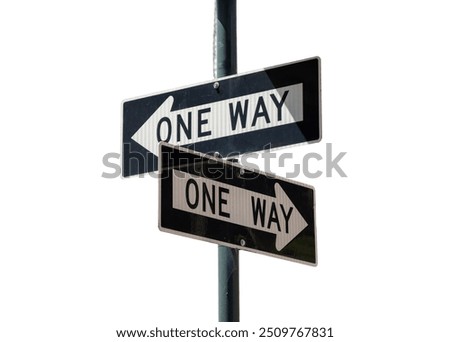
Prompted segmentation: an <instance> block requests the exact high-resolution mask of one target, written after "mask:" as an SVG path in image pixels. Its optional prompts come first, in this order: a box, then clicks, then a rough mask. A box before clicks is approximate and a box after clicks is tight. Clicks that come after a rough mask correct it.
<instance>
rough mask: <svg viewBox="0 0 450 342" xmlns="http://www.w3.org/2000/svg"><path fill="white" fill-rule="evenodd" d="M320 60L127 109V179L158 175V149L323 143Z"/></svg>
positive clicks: (240, 149)
mask: <svg viewBox="0 0 450 342" xmlns="http://www.w3.org/2000/svg"><path fill="white" fill-rule="evenodd" d="M320 136H321V126H320V60H319V58H318V57H316V58H312V59H308V60H303V61H300V62H295V63H290V64H285V65H281V66H277V67H273V68H268V69H264V70H262V71H258V72H253V73H248V74H241V75H237V76H231V77H226V78H221V79H217V80H215V81H211V82H207V83H204V84H200V85H196V86H192V87H188V88H183V89H178V90H173V91H170V92H165V93H161V94H156V95H153V96H148V97H143V98H138V99H133V100H130V101H125V102H124V103H123V159H122V160H123V169H122V170H123V175H124V176H130V175H134V174H140V173H145V172H151V171H155V170H156V169H157V160H158V144H159V143H160V142H168V143H171V144H175V145H181V146H185V147H189V148H190V149H193V150H196V151H200V152H203V153H209V152H212V151H217V152H219V153H220V154H221V155H223V156H230V155H238V154H242V153H246V152H250V151H259V150H263V149H268V148H275V147H280V146H286V145H293V144H298V143H304V142H316V141H318V140H320Z"/></svg>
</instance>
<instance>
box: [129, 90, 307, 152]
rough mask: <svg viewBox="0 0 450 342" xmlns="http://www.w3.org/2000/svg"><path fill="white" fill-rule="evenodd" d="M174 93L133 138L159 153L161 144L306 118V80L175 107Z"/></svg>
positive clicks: (197, 140)
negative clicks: (285, 85) (304, 92)
mask: <svg viewBox="0 0 450 342" xmlns="http://www.w3.org/2000/svg"><path fill="white" fill-rule="evenodd" d="M173 102H174V98H173V97H172V96H169V97H167V99H166V100H165V101H164V102H163V103H162V104H161V106H160V107H159V108H158V109H157V110H156V111H155V112H154V113H153V114H152V115H151V116H150V117H149V118H148V120H147V121H146V122H145V123H144V124H143V125H142V126H141V127H140V128H139V129H138V130H137V131H136V133H135V134H134V135H133V136H132V137H131V138H132V139H133V140H134V141H136V142H137V143H139V144H140V145H142V146H143V147H145V148H146V149H147V150H148V151H150V152H151V153H153V154H155V155H158V143H159V142H160V141H166V142H168V143H171V144H173V145H187V144H192V143H197V142H201V141H207V140H212V139H217V138H222V137H226V136H231V135H235V134H241V133H247V132H252V131H257V130H261V129H266V128H270V127H275V126H280V125H285V124H289V123H294V122H298V121H302V120H303V87H302V83H298V84H294V85H290V86H287V87H281V88H277V89H271V90H266V91H262V92H259V93H253V94H250V95H246V96H240V97H234V98H230V99H226V100H223V101H218V102H213V103H209V104H205V105H201V106H195V107H190V108H184V109H181V110H175V111H173V110H172V106H173Z"/></svg>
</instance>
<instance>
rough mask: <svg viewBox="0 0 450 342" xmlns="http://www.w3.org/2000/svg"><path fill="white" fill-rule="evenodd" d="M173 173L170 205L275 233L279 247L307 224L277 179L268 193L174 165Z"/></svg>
mask: <svg viewBox="0 0 450 342" xmlns="http://www.w3.org/2000/svg"><path fill="white" fill-rule="evenodd" d="M173 173H174V174H173V189H172V196H173V203H172V206H173V208H175V209H178V210H182V211H185V212H189V213H195V214H198V215H202V216H206V217H211V218H214V219H217V220H221V221H225V222H230V223H234V224H238V225H241V226H245V227H248V228H251V229H256V230H260V231H263V232H269V233H273V234H276V241H275V248H276V249H277V250H278V251H280V250H282V249H283V248H284V247H286V245H287V244H288V243H289V242H291V241H292V240H293V239H294V238H295V237H296V236H297V235H298V234H299V233H300V232H301V231H302V230H303V229H305V228H306V227H307V226H308V223H307V222H306V221H305V219H304V218H303V216H302V215H301V214H300V212H299V211H298V210H297V208H296V207H295V205H294V204H293V203H292V201H291V200H290V198H289V197H288V196H287V195H286V193H285V192H284V190H283V188H282V187H281V186H280V185H279V184H278V183H275V186H274V189H275V197H271V196H267V195H263V194H260V193H258V192H253V191H250V190H246V189H241V188H238V187H236V186H232V185H229V184H225V183H222V182H218V181H215V180H212V179H209V178H203V177H199V176H195V175H192V174H190V173H186V172H183V171H179V170H175V169H174V170H173Z"/></svg>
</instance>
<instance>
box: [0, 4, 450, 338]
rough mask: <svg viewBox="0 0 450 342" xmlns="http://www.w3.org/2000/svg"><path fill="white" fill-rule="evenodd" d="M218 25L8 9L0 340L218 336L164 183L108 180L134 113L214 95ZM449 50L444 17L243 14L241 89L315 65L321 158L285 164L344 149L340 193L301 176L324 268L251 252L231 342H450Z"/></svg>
mask: <svg viewBox="0 0 450 342" xmlns="http://www.w3.org/2000/svg"><path fill="white" fill-rule="evenodd" d="M213 7H214V6H213V0H191V1H186V0H165V1H111V0H109V1H84V0H80V1H72V2H62V1H47V0H43V1H15V2H11V1H8V2H6V1H2V2H1V3H0V44H1V53H0V99H1V100H0V103H1V125H0V143H1V162H0V163H1V169H0V170H1V171H0V172H1V178H0V196H1V211H0V213H1V214H0V228H1V232H0V340H1V341H115V340H120V339H117V338H116V337H115V330H116V329H150V328H153V327H155V326H159V327H160V328H171V327H179V328H181V327H183V328H197V326H202V327H206V328H212V327H214V326H215V325H216V324H217V246H215V245H212V244H209V243H205V242H200V241H197V240H191V239H187V238H183V237H178V236H175V235H170V234H166V233H162V232H160V231H159V230H158V227H157V207H158V202H157V189H158V184H157V180H156V179H155V178H152V177H146V178H131V179H122V178H120V177H119V178H115V179H106V178H102V173H103V172H107V173H111V172H112V171H113V170H112V169H111V168H107V167H105V166H104V165H103V162H102V159H103V156H104V155H105V154H107V153H110V152H115V153H119V152H120V149H121V147H120V146H121V103H122V101H123V100H125V99H128V98H132V97H136V96H140V95H145V94H151V93H154V92H160V91H163V90H170V89H172V88H178V87H181V86H187V85H190V84H195V83H199V82H203V81H207V80H210V79H212V76H213V60H212V45H213V43H212V39H213V12H214V11H213ZM449 32H450V22H449V20H448V7H447V4H446V3H445V2H444V1H437V0H434V1H433V0H432V1H430V0H428V1H392V0H390V1H384V0H379V1H372V2H363V1H345V0H342V1H297V0H295V1H294V0H277V1H275V0H271V1H268V0H240V1H238V69H239V72H247V71H252V70H256V69H260V68H263V67H268V66H272V65H277V64H282V63H286V62H292V61H295V60H300V59H304V58H308V57H312V56H320V57H321V59H322V99H323V108H322V109H323V139H322V141H321V142H320V143H318V144H314V145H309V146H297V147H294V148H290V149H286V150H280V151H279V152H278V153H281V152H292V153H293V154H294V159H293V161H292V162H291V164H293V163H299V162H300V161H301V159H302V157H303V155H304V154H305V153H307V152H317V153H321V154H323V155H324V153H325V144H326V143H332V144H333V151H334V152H333V153H334V154H338V153H339V152H347V154H346V155H345V157H344V158H343V159H342V161H341V162H340V166H341V167H342V169H343V170H344V171H345V172H346V174H347V176H348V177H347V178H342V177H340V176H339V175H338V174H336V173H334V174H333V177H331V178H327V177H325V176H322V177H320V178H317V179H307V178H305V177H304V176H302V175H300V176H299V177H297V180H298V181H302V182H305V183H309V184H312V185H313V186H315V188H316V196H317V213H316V215H317V233H318V256H319V264H318V266H317V267H310V266H306V265H302V264H297V263H292V262H288V261H284V260H279V259H275V258H270V257H266V256H260V255H257V254H253V253H248V252H241V253H240V256H241V264H240V266H241V270H240V272H241V273H240V276H241V322H242V323H240V325H236V326H238V327H241V328H248V329H253V330H254V331H258V330H257V329H258V327H259V326H305V325H306V326H326V327H328V326H330V327H333V329H334V335H335V338H334V339H333V340H334V341H346V342H348V341H381V340H383V341H407V340H412V341H425V340H429V341H448V339H449V330H448V322H449V316H450V313H449V307H450V296H449V290H448V289H449V288H450V280H449V274H448V273H449V272H448V270H449V260H450V258H449V257H450V252H449V249H448V244H449V242H450V240H449V237H450V234H449V229H450V225H449V220H448V203H449V199H448V192H449V190H450V186H449V181H448V170H449V166H450V165H449V156H448V152H447V150H448V146H449V144H448V135H447V134H448V129H449V121H448V116H449V115H450V105H449V85H448V80H449V79H450V67H449V61H450V52H449V49H448V33H449ZM112 161H114V160H112ZM273 164H274V165H273V169H272V171H273V172H276V173H277V174H278V175H280V176H285V175H286V172H287V171H289V170H288V169H277V168H276V167H275V161H274V163H273ZM311 166H312V167H313V168H317V169H322V170H324V163H323V161H322V162H317V163H316V164H312V165H311ZM313 171H314V170H313ZM230 326H235V325H230Z"/></svg>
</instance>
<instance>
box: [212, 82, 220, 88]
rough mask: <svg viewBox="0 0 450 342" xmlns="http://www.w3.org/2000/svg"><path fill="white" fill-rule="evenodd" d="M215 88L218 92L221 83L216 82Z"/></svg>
mask: <svg viewBox="0 0 450 342" xmlns="http://www.w3.org/2000/svg"><path fill="white" fill-rule="evenodd" d="M213 87H214V89H216V90H217V89H219V87H220V84H219V82H214V84H213Z"/></svg>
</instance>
